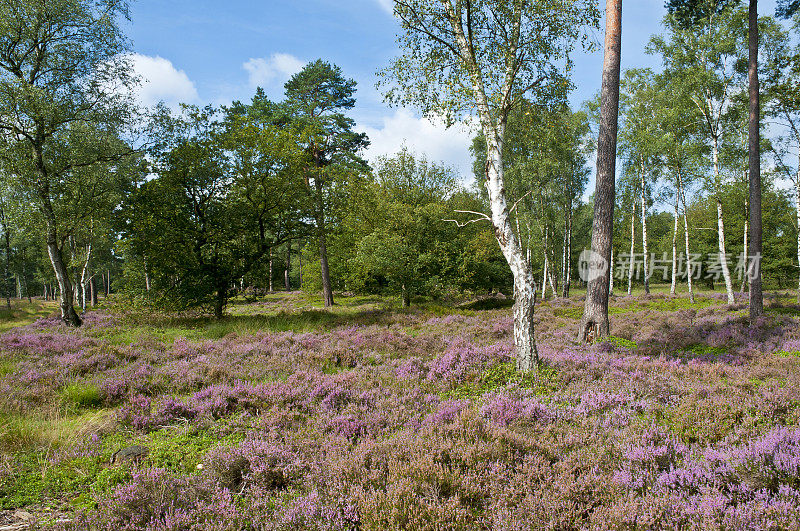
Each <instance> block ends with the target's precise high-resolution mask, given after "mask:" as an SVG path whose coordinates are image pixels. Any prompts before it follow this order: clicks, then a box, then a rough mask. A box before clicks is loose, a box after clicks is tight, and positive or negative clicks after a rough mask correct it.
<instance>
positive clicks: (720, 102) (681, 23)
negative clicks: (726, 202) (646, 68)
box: [650, 1, 741, 304]
mask: <svg viewBox="0 0 800 531" xmlns="http://www.w3.org/2000/svg"><path fill="white" fill-rule="evenodd" d="M673 3H675V4H678V3H680V2H673ZM705 4H708V8H707V9H699V8H697V9H695V8H692V10H690V11H686V12H685V13H684V12H682V11H681V10H679V9H676V10H673V13H672V14H671V15H668V16H667V18H666V22H667V26H668V31H669V40H667V39H665V38H664V37H662V36H656V37H654V38H653V39H652V40H651V43H650V51H651V52H655V53H659V54H660V55H661V56H662V58H663V63H664V75H665V77H667V78H669V80H670V84H669V87H670V88H669V89H668V90H670V91H671V92H672V93H673V97H674V98H675V99H678V98H686V100H687V102H688V103H687V105H686V106H684V108H686V109H687V110H689V112H691V114H692V116H693V117H694V119H693V123H694V127H695V131H696V132H697V134H698V136H699V137H700V138H701V139H702V141H703V142H704V143H705V144H706V146H707V148H708V150H709V155H710V165H711V168H712V174H711V176H710V178H709V179H708V187H709V190H710V191H711V193H712V195H713V196H714V198H715V202H716V209H717V244H718V252H719V263H720V269H721V271H722V276H723V278H724V280H725V289H726V292H727V296H728V304H733V302H734V295H733V282H732V279H731V273H730V268H729V266H728V255H727V252H726V246H725V222H724V215H723V208H722V188H723V185H724V180H725V176H724V174H723V171H722V167H721V162H720V153H721V151H722V149H723V143H724V142H729V141H731V139H730V138H729V136H730V135H731V133H732V128H733V127H734V124H733V120H731V115H730V110H731V107H732V105H733V104H734V97H735V96H736V93H737V91H739V90H740V87H739V85H738V82H739V72H738V71H737V62H738V61H739V59H740V57H739V54H738V51H739V50H738V46H737V43H738V38H739V34H740V32H739V31H738V29H739V27H740V26H741V20H740V18H741V17H739V13H738V12H737V10H736V9H735V8H734V7H732V6H727V5H726V2H714V1H709V2H704V3H703V5H704V6H705ZM687 9H688V8H687Z"/></svg>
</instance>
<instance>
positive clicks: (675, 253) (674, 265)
mask: <svg viewBox="0 0 800 531" xmlns="http://www.w3.org/2000/svg"><path fill="white" fill-rule="evenodd" d="M678 197H679V194H678V192H675V223H674V224H673V227H672V283H671V284H670V286H669V294H670V295H675V290H676V288H677V284H678V218H679V217H680V216H679V215H678Z"/></svg>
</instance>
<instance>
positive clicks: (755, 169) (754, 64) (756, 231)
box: [748, 0, 764, 319]
mask: <svg viewBox="0 0 800 531" xmlns="http://www.w3.org/2000/svg"><path fill="white" fill-rule="evenodd" d="M749 26H750V31H749V36H748V43H749V48H750V61H749V65H748V80H749V85H750V86H749V96H750V120H749V121H750V131H749V142H748V144H749V172H750V179H749V181H750V253H751V254H752V256H753V260H752V264H748V265H749V266H750V267H748V274H749V275H748V277H749V278H748V280H749V283H750V319H755V318H756V317H758V316H760V315H762V314H763V313H764V296H763V293H762V286H761V251H762V249H761V244H762V227H761V142H760V140H761V102H760V98H759V82H758V1H757V0H750V11H749ZM751 268H752V271H751Z"/></svg>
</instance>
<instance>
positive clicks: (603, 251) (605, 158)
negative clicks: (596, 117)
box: [578, 0, 622, 342]
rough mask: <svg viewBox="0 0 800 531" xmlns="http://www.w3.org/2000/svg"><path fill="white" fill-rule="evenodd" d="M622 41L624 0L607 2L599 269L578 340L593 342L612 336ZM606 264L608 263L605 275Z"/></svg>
mask: <svg viewBox="0 0 800 531" xmlns="http://www.w3.org/2000/svg"><path fill="white" fill-rule="evenodd" d="M621 42H622V0H606V36H605V56H604V59H603V83H602V86H601V90H600V100H601V103H600V136H599V138H598V142H597V179H596V187H595V195H594V221H593V223H592V251H593V252H594V253H595V255H593V259H596V260H597V261H598V263H597V264H596V266H595V267H599V268H600V270H595V271H593V272H592V269H593V268H592V267H590V277H589V281H588V285H587V290H586V303H585V307H584V312H583V317H582V318H581V322H580V326H579V329H578V338H579V340H581V341H583V342H591V341H594V340H595V339H597V338H598V337H603V336H607V335H608V334H609V329H610V324H609V320H608V296H609V285H610V280H609V274H610V271H611V268H610V263H611V245H612V243H613V231H614V196H615V191H616V190H615V188H616V163H617V128H618V123H619V74H620V48H621ZM603 261H605V266H604V269H605V271H604V272H603V271H602V269H603V263H602V262H603Z"/></svg>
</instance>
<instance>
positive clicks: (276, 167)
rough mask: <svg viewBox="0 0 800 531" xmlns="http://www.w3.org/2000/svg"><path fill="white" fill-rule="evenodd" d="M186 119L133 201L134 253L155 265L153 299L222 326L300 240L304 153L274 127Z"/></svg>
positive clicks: (214, 114) (176, 124)
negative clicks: (278, 254)
mask: <svg viewBox="0 0 800 531" xmlns="http://www.w3.org/2000/svg"><path fill="white" fill-rule="evenodd" d="M185 113H186V118H183V119H179V120H168V121H167V124H169V125H170V127H172V128H173V129H172V130H171V131H168V132H165V133H164V135H165V136H167V137H168V138H170V140H169V142H168V145H167V148H166V149H165V150H164V151H163V152H161V153H159V154H158V158H157V161H156V168H155V170H156V173H157V177H156V178H154V179H152V180H150V181H148V182H146V183H145V184H143V185H142V186H141V188H140V189H139V190H138V191H137V192H136V194H134V195H133V196H132V197H131V199H130V201H129V203H128V207H127V209H128V212H129V214H128V215H129V220H130V221H129V228H128V234H127V240H128V249H130V250H132V251H134V253H135V254H138V255H139V256H142V257H146V267H147V272H146V274H147V277H148V278H149V280H148V285H149V284H152V292H151V294H150V296H151V297H152V298H155V300H156V301H157V302H159V303H160V304H161V305H163V306H165V307H167V308H171V309H177V310H182V309H187V308H201V309H208V310H211V311H212V312H213V314H214V316H215V317H216V318H221V317H222V316H223V313H224V310H225V307H226V305H227V301H228V297H229V290H230V289H231V287H232V286H233V285H234V283H235V282H236V281H238V280H239V279H241V278H242V277H243V276H244V275H245V274H247V273H248V272H249V271H250V270H251V269H252V268H253V267H255V266H256V265H257V264H258V263H260V261H262V260H263V259H264V257H265V256H266V255H267V253H268V252H269V249H270V247H271V246H273V245H276V244H280V243H282V242H284V241H286V240H287V239H288V238H289V237H290V236H291V235H292V231H291V230H290V227H291V224H292V223H294V222H295V221H296V220H295V219H294V216H297V215H298V212H301V204H302V203H301V197H300V195H299V194H302V181H301V180H300V172H299V169H300V161H301V155H300V154H299V152H298V150H297V145H296V142H295V139H294V137H293V136H292V135H291V134H289V133H288V132H286V131H282V130H280V129H278V128H275V127H274V126H272V125H271V124H269V123H263V122H259V121H252V120H250V119H248V118H243V117H240V116H236V117H232V118H231V122H228V123H226V122H225V120H224V119H219V118H218V114H219V111H217V110H214V109H211V108H206V109H202V110H201V109H197V108H186V109H185ZM223 118H224V117H223ZM131 265H133V264H131ZM141 265H143V266H144V261H142V263H141Z"/></svg>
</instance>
